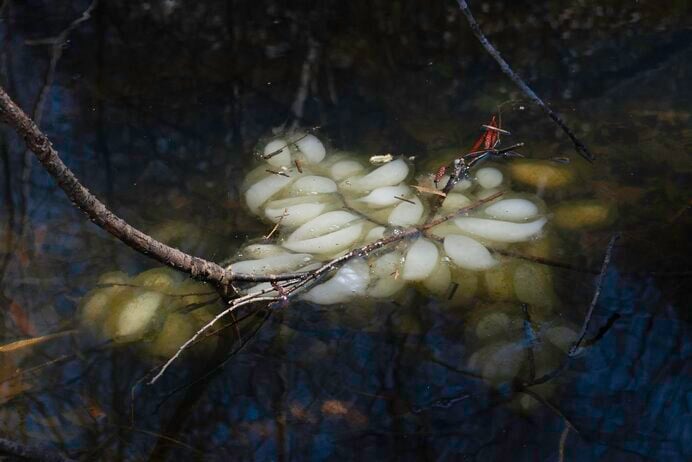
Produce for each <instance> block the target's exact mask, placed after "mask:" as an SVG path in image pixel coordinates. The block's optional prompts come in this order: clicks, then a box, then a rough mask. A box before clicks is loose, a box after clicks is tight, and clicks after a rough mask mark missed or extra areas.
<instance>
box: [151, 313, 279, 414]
mask: <svg viewBox="0 0 692 462" xmlns="http://www.w3.org/2000/svg"><path fill="white" fill-rule="evenodd" d="M255 314H257V312H256V311H255V312H252V313H250V314H249V315H247V316H244V317H242V318H240V319H239V320H238V322H240V321H242V320H243V319H245V318H247V317H249V316H252V315H255ZM271 314H272V310H271V309H268V310H266V314H265V315H264V316H263V317H262V320H261V321H260V323H259V325H258V326H257V327H256V328H255V330H253V331H252V332H251V333H250V335H248V336H246V337H245V340H243V342H242V343H241V344H240V345H239V346H238V347H237V348H236V349H235V350H233V351H231V352H230V353H229V354H228V356H227V357H226V358H225V359H224V360H223V361H221V362H220V363H219V364H217V365H216V366H214V367H213V368H212V369H211V370H209V371H207V372H206V373H204V375H202V376H201V377H198V378H196V379H195V380H193V381H192V382H189V383H185V384H183V385H180V386H178V387H175V388H174V389H173V390H171V391H169V392H168V393H166V395H165V396H164V397H163V398H162V399H161V402H160V403H158V404H157V405H156V409H155V412H158V410H159V409H160V408H161V406H163V405H164V404H165V403H166V401H168V400H169V399H170V398H171V397H172V396H173V395H175V394H176V393H178V392H179V391H181V390H184V389H185V388H190V387H193V386H195V385H197V384H198V383H200V382H202V381H203V380H206V379H207V378H209V376H211V375H212V374H214V373H216V372H217V371H218V370H220V369H223V367H224V366H225V365H226V363H228V361H230V360H231V359H232V358H233V357H234V356H236V355H237V354H238V353H240V352H241V351H242V350H243V348H245V346H246V345H247V344H248V343H250V341H251V340H252V339H253V338H255V336H256V335H257V333H258V332H259V331H260V329H261V328H262V327H263V326H264V324H265V323H266V322H267V320H268V319H269V317H270V316H271ZM229 325H230V324H227V325H226V326H224V328H226V327H229Z"/></svg>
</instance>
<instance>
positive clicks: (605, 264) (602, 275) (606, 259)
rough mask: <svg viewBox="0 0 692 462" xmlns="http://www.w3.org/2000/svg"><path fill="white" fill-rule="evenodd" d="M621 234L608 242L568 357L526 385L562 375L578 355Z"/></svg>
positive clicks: (538, 383)
mask: <svg viewBox="0 0 692 462" xmlns="http://www.w3.org/2000/svg"><path fill="white" fill-rule="evenodd" d="M619 237H620V235H619V234H615V235H613V236H612V237H611V238H610V241H609V242H608V247H607V249H606V253H605V256H604V257H603V264H602V265H601V272H600V274H599V275H598V278H597V279H596V290H595V291H594V295H593V298H592V299H591V304H590V305H589V310H588V311H587V313H586V316H585V317H584V322H583V323H582V327H581V331H580V334H579V337H578V338H577V340H575V341H574V343H573V344H572V346H571V347H570V349H569V350H568V352H567V357H566V358H565V360H564V361H563V362H562V364H560V365H559V366H558V367H557V368H555V369H553V370H552V371H550V372H548V373H547V374H545V375H543V376H541V377H539V378H537V379H535V380H532V381H530V382H527V383H525V385H526V386H532V385H540V384H542V383H546V382H548V381H550V380H552V379H554V378H555V377H557V376H558V375H560V374H561V373H562V372H563V371H564V370H566V369H567V367H568V366H569V364H570V362H571V361H572V358H574V356H575V355H576V352H577V351H578V349H579V346H580V345H581V343H582V341H583V340H584V336H585V335H586V332H587V331H588V329H589V324H590V323H591V316H593V312H594V309H595V308H596V305H597V303H598V297H599V296H600V294H601V287H602V285H603V280H604V278H605V274H606V272H607V271H608V265H609V264H610V259H611V255H612V253H613V248H614V247H615V242H617V240H618V239H619Z"/></svg>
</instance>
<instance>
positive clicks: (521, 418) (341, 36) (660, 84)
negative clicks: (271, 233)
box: [0, 0, 692, 461]
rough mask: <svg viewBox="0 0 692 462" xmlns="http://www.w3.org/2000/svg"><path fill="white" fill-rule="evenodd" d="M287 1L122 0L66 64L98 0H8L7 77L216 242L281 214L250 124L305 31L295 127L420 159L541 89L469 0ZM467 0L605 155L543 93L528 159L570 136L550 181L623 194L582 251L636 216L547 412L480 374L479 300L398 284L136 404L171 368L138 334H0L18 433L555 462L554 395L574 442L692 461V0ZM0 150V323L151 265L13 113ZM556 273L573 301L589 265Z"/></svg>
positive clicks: (62, 324)
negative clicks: (28, 162)
mask: <svg viewBox="0 0 692 462" xmlns="http://www.w3.org/2000/svg"><path fill="white" fill-rule="evenodd" d="M286 3H287V2H277V1H263V2H262V1H259V2H250V1H228V2H221V1H217V2H214V1H197V2H182V1H177V0H153V1H149V2H122V1H108V2H105V1H104V2H101V4H100V5H98V7H97V8H95V9H94V10H93V14H92V16H91V18H89V19H88V20H86V21H84V22H82V23H80V24H78V25H76V26H75V27H74V29H73V30H72V31H71V32H70V33H69V36H68V37H67V41H66V42H65V43H64V45H63V47H62V50H61V56H59V59H58V60H57V62H56V63H55V64H56V65H55V72H54V75H52V76H51V75H48V74H50V72H49V70H50V67H51V64H50V58H51V55H53V56H56V55H55V54H54V53H52V49H51V45H50V44H48V45H46V44H45V40H44V39H46V38H51V37H54V36H57V35H58V34H60V32H61V31H63V30H65V28H66V27H67V26H68V25H69V24H70V23H71V22H72V21H74V20H75V19H76V18H78V17H79V16H80V15H81V14H82V12H83V11H84V10H85V9H86V8H87V7H88V6H89V2H83V1H72V2H41V1H32V0H28V1H9V0H5V1H4V2H0V5H2V6H1V7H0V9H1V13H0V40H1V42H0V81H1V82H2V85H3V86H4V87H5V88H6V89H7V91H8V92H9V93H10V94H11V95H12V96H13V97H14V98H15V99H16V100H17V101H18V102H19V103H20V105H21V106H22V107H24V108H25V109H26V110H27V111H34V113H35V115H39V114H40V117H41V119H42V120H41V126H42V127H43V128H44V130H45V131H46V132H47V133H48V134H49V136H50V137H51V138H52V140H53V143H54V145H55V147H56V148H57V149H58V150H59V151H60V153H61V155H62V156H63V159H64V160H65V161H66V163H67V164H68V165H69V166H70V167H71V168H72V169H73V170H74V171H75V173H76V174H77V175H78V176H79V178H81V179H82V180H83V182H84V183H85V184H86V185H87V186H88V187H89V188H90V189H91V190H92V191H93V192H94V193H95V194H97V195H98V196H99V197H101V198H103V200H104V201H105V202H106V203H107V204H108V205H109V207H111V208H112V209H113V210H114V211H116V212H117V213H119V214H121V216H123V217H124V218H126V219H127V220H129V221H130V222H131V223H132V224H134V225H135V226H138V227H140V228H142V229H143V230H145V231H147V232H149V233H151V234H153V235H154V236H157V237H159V238H161V239H163V240H165V241H166V242H169V243H171V244H173V245H177V246H179V247H180V248H182V249H183V250H185V251H188V252H191V253H194V254H197V255H200V256H204V257H206V258H209V259H214V260H217V261H219V260H222V259H224V258H226V257H227V256H229V255H231V254H232V253H233V252H234V250H235V249H237V247H238V246H239V245H240V244H241V243H242V242H244V241H245V240H246V239H247V238H249V237H255V236H259V235H262V234H265V233H266V232H267V231H268V229H267V225H266V224H263V223H261V222H259V221H257V220H256V219H254V218H252V217H251V216H250V215H249V214H247V213H246V211H245V210H244V209H243V207H242V205H241V201H240V199H239V193H238V188H239V185H240V181H241V179H242V176H243V174H244V172H245V171H247V169H248V168H249V166H250V161H251V154H250V153H251V151H252V150H253V148H254V147H255V143H256V142H257V140H258V138H259V137H261V136H264V135H266V134H267V133H269V132H271V129H272V128H273V127H277V126H279V125H281V124H283V123H285V122H286V121H287V120H289V121H290V120H292V117H293V116H292V105H293V104H294V101H295V99H296V93H297V91H298V89H299V87H300V84H301V73H302V69H303V66H304V63H305V62H306V59H307V57H308V56H309V55H310V53H311V50H313V53H314V56H315V61H314V65H313V67H312V69H313V71H312V73H311V78H310V83H309V85H308V95H307V99H306V100H305V105H304V113H303V116H302V119H301V120H300V122H301V123H302V125H303V126H306V127H311V126H316V125H319V126H321V127H322V128H321V129H320V133H321V134H322V136H323V137H327V138H328V139H329V140H330V141H331V142H332V144H333V145H334V146H336V147H339V148H345V149H350V150H353V151H356V152H360V153H362V154H363V155H370V154H381V153H387V152H393V153H405V154H409V155H417V156H418V158H417V166H418V167H419V168H420V169H421V170H424V169H425V168H429V166H430V165H431V163H434V162H432V159H436V158H438V157H436V156H440V155H443V154H444V153H449V152H451V151H452V150H455V149H462V148H465V147H468V146H469V145H470V144H471V143H472V141H473V139H474V138H475V137H476V136H477V134H478V127H479V125H480V124H481V123H484V122H485V121H486V120H487V119H488V116H489V114H490V113H491V112H492V111H493V110H494V109H495V108H496V106H497V105H498V104H500V103H502V102H503V101H506V100H510V99H516V98H521V97H522V96H521V94H520V93H518V92H517V90H516V88H515V87H514V86H513V84H512V83H511V82H510V81H509V80H508V79H507V78H506V77H505V76H504V75H503V74H502V73H501V72H500V71H499V69H498V68H497V65H496V64H495V63H494V62H493V61H492V60H491V59H490V57H489V56H488V55H487V54H486V53H485V52H484V51H483V49H482V48H481V47H480V46H479V44H478V43H477V42H476V40H475V39H474V37H473V36H472V35H471V33H470V32H469V29H468V27H467V25H466V23H465V22H464V20H463V17H462V16H461V15H460V13H459V12H458V11H457V9H456V7H455V6H456V5H455V2H453V1H451V0H449V1H435V2H431V1H423V0H418V1H391V0H386V1H385V0H371V1H349V2H344V1H328V0H324V1H312V2H311V1H302V2H290V3H291V4H288V5H287V4H286ZM471 7H472V8H473V10H474V12H475V13H476V15H477V18H478V21H479V23H480V24H481V26H482V28H483V29H484V31H485V32H486V34H487V35H488V36H489V38H490V39H491V40H492V41H493V43H494V44H496V45H497V47H498V48H499V49H500V51H501V52H502V53H503V55H504V56H505V57H506V58H507V60H508V61H509V62H510V63H511V64H512V65H513V67H514V69H515V70H516V71H517V72H518V73H520V74H521V75H522V76H524V77H525V78H526V80H527V81H528V82H529V84H530V85H531V86H532V87H533V88H534V89H535V90H536V92H537V93H538V94H540V95H541V96H542V97H543V98H544V99H545V100H546V101H548V102H549V103H550V104H551V105H552V106H553V107H554V108H556V109H557V110H558V111H560V112H561V113H562V114H563V115H564V116H565V118H566V120H567V121H568V123H569V124H570V125H571V126H572V127H573V128H574V130H575V131H576V132H577V133H578V134H579V135H580V136H581V137H582V138H583V140H584V141H585V142H586V143H587V144H588V145H589V146H590V147H591V149H592V150H593V151H594V153H595V154H596V156H597V161H596V162H595V163H593V165H588V164H587V163H586V162H585V161H583V160H581V159H579V158H577V157H576V155H575V154H574V152H573V150H572V149H571V145H570V144H569V142H568V141H567V140H566V139H565V137H564V135H563V134H562V133H561V132H559V131H558V130H556V128H555V126H554V125H552V124H551V123H550V121H548V120H547V119H546V118H545V116H543V115H542V114H541V113H540V112H538V111H535V110H533V109H531V108H530V105H527V110H525V111H521V112H518V111H512V110H509V111H508V112H507V114H506V117H505V124H506V126H508V127H511V129H512V130H513V132H514V136H515V138H516V139H517V140H521V141H524V142H525V143H526V144H527V148H526V149H524V151H523V152H524V153H525V154H526V155H530V156H531V157H540V158H548V157H553V156H570V157H571V158H572V162H573V164H575V166H576V167H577V168H578V169H579V170H580V172H581V175H582V181H581V182H580V184H579V187H578V188H576V190H570V191H569V192H568V193H565V195H564V197H557V198H556V199H557V200H559V199H561V198H595V199H598V200H602V201H606V202H608V203H615V204H616V205H617V209H618V218H617V220H616V222H615V223H613V224H612V226H609V227H608V228H606V229H598V230H591V231H585V232H583V233H580V234H579V235H578V236H576V237H574V236H573V238H572V239H571V241H569V242H570V247H569V248H568V249H565V251H564V257H565V260H566V261H570V262H572V263H578V264H580V265H583V266H589V267H598V265H599V264H600V260H601V258H602V256H603V253H604V251H605V246H606V243H607V241H608V239H609V237H610V236H611V235H612V234H613V233H614V232H615V231H621V232H622V239H621V240H620V241H619V243H618V246H617V247H616V248H615V251H614V253H613V263H612V266H611V269H610V271H609V272H608V275H607V277H606V280H605V284H604V286H603V293H602V296H601V299H600V303H599V305H598V307H597V310H596V314H595V316H594V318H593V326H592V332H591V334H592V335H595V334H596V331H597V330H598V329H599V328H600V327H603V326H605V325H607V324H608V320H611V322H612V321H613V320H614V323H613V324H612V327H611V328H610V329H609V330H608V331H607V332H606V333H605V335H604V336H603V337H602V338H601V339H600V340H599V341H598V342H596V343H595V344H594V345H593V346H592V347H591V348H589V349H588V350H587V351H586V352H584V353H583V354H582V355H580V356H579V358H578V359H577V360H576V361H575V362H574V363H573V364H572V365H571V367H570V369H569V370H568V371H567V372H566V373H565V374H563V375H562V376H560V377H559V378H558V379H556V381H555V386H556V390H557V391H556V394H555V395H553V397H552V399H551V402H552V403H553V404H554V406H555V408H554V409H551V408H549V407H548V406H543V405H540V406H538V407H536V408H535V410H534V411H533V412H532V413H529V414H525V413H519V412H516V410H515V408H514V407H513V406H512V401H513V400H515V399H516V398H517V397H516V396H515V393H513V392H511V391H509V390H503V389H499V390H498V389H495V388H492V387H490V386H488V385H487V384H484V383H483V382H482V381H479V380H477V379H474V378H471V377H469V376H467V375H465V374H463V373H462V372H463V371H462V370H463V367H464V364H465V361H466V354H467V352H466V351H465V343H464V316H463V313H460V312H459V311H454V310H448V309H445V308H444V307H443V306H441V305H440V304H439V303H438V302H436V301H434V300H428V299H426V298H424V297H422V296H421V295H417V294H416V293H415V292H413V291H411V292H410V294H409V295H408V297H407V300H408V301H409V302H408V303H405V304H394V303H381V304H380V305H377V306H376V307H368V309H365V308H363V307H360V306H338V307H316V306H312V305H307V304H300V303H296V304H294V305H292V306H290V307H289V308H287V309H284V310H281V311H277V312H274V313H272V315H271V316H270V317H269V318H268V320H267V321H266V323H264V325H263V326H262V327H261V329H260V330H259V331H258V332H257V334H256V335H255V336H254V337H252V340H251V341H250V343H248V344H247V346H246V347H245V348H244V349H243V350H242V351H241V352H240V353H238V354H235V355H233V356H231V357H230V359H229V360H228V362H226V363H225V364H224V366H223V368H220V369H218V368H217V369H215V372H214V373H212V374H207V372H208V371H209V370H212V369H214V367H215V366H216V365H218V364H219V362H220V361H223V360H224V358H225V357H226V356H227V355H228V353H229V352H230V351H231V348H230V347H229V349H227V350H226V351H225V352H219V354H218V356H217V357H215V358H209V360H208V362H206V363H205V362H203V361H199V360H198V361H187V362H185V361H183V362H180V363H178V364H177V365H176V367H175V368H174V369H173V370H172V372H171V373H170V374H168V375H167V376H166V377H165V379H164V380H163V381H162V382H160V383H158V384H157V385H155V386H153V387H145V386H142V385H141V383H140V384H139V385H138V386H137V387H136V388H135V392H136V393H135V401H134V408H135V414H134V416H132V415H131V396H132V393H131V390H132V388H133V386H135V385H137V384H138V381H139V380H140V379H141V378H142V377H143V376H144V374H145V373H146V372H147V371H148V370H149V369H150V368H151V367H152V366H153V364H152V363H151V362H147V361H146V360H145V359H143V358H141V356H140V355H138V353H137V351H136V349H128V348H115V349H113V348H98V345H96V344H95V342H94V340H93V339H91V338H89V337H88V336H84V335H82V334H75V335H72V336H67V337H64V338H63V339H60V340H57V341H53V342H51V343H48V344H45V345H42V346H39V347H34V348H31V349H23V350H21V351H19V352H16V353H12V354H10V353H0V437H2V438H7V439H12V440H15V441H18V442H21V443H23V444H29V445H36V446H41V447H47V448H49V450H51V451H58V452H60V453H61V454H62V455H64V456H66V457H71V458H75V459H81V460H147V459H148V460H172V459H179V460H180V459H182V460H334V459H338V460H346V459H360V460H385V459H392V460H414V459H416V460H517V461H523V460H558V459H559V457H560V455H559V453H558V448H559V442H560V438H561V435H562V434H563V430H564V428H565V422H564V420H563V418H562V417H561V415H560V414H562V415H564V416H566V417H567V418H568V419H569V420H570V421H571V422H573V424H574V425H575V427H576V428H577V430H578V433H577V432H575V431H571V432H569V433H568V434H567V437H566V438H567V439H566V441H565V445H564V460H608V461H610V460H627V461H640V460H641V461H643V460H666V461H677V460H689V459H690V458H692V366H691V365H690V361H689V360H690V355H691V353H692V341H691V339H690V320H691V319H692V317H691V316H690V302H689V293H688V290H687V289H686V283H688V282H689V280H690V263H689V258H690V248H691V247H692V245H691V244H690V234H691V233H690V230H691V228H690V206H691V204H692V202H691V197H690V192H691V189H692V188H691V186H690V185H691V184H692V183H691V180H692V159H691V157H690V151H691V150H692V121H691V114H690V110H691V105H690V102H691V101H692V89H691V86H690V81H692V29H691V28H690V24H692V15H691V10H690V8H691V7H690V4H689V2H687V1H657V2H653V1H640V2H633V1H587V0H583V1H565V2H548V1H543V2H541V1H538V2H536V1H533V2H531V1H504V2H499V1H498V2H476V1H474V2H471ZM42 41H43V42H42ZM47 75H48V77H49V80H52V83H51V84H50V85H49V86H45V82H46V76H47ZM44 87H45V95H46V96H45V101H44V102H43V103H42V104H37V100H38V95H39V94H40V93H41V91H42V89H43V88H44ZM37 106H38V110H37V108H36V107H37ZM0 154H1V155H2V170H1V172H0V174H1V184H2V190H1V191H2V193H1V196H0V197H1V200H0V203H1V204H2V205H1V207H0V219H1V220H2V224H1V227H2V231H1V232H0V237H1V238H2V239H1V240H2V246H1V249H2V261H0V264H1V265H2V266H0V270H1V271H2V273H1V276H0V277H1V278H2V279H1V285H0V340H2V343H8V342H11V341H13V340H17V339H21V338H26V337H30V336H36V335H42V334H47V333H51V332H57V331H61V330H64V329H69V328H71V327H74V325H75V323H76V322H75V312H76V308H77V305H78V303H79V299H80V297H81V296H82V295H83V294H84V293H85V292H87V291H88V290H89V289H90V288H91V287H92V286H93V285H94V283H95V281H96V279H97V278H98V276H99V275H100V274H102V273H104V272H106V271H112V270H115V269H120V270H123V271H127V272H129V273H136V272H139V271H142V270H144V269H147V268H150V267H152V262H151V261H149V260H147V259H146V258H144V257H142V256H140V255H138V254H136V253H134V252H133V251H131V250H129V249H128V248H126V247H124V246H123V245H122V244H120V243H118V242H116V241H115V240H114V239H113V238H111V237H109V236H108V235H107V234H105V233H104V232H102V231H100V230H99V229H98V228H97V227H95V226H94V225H92V224H91V223H89V222H88V221H87V220H86V219H85V218H84V216H82V215H81V214H80V213H79V212H77V211H76V210H75V209H73V208H72V206H71V204H70V203H69V202H68V201H67V200H66V199H65V197H64V196H63V194H62V193H61V191H60V190H58V189H57V188H56V186H55V185H54V183H53V181H52V180H51V179H50V178H49V177H48V176H47V175H46V174H45V173H44V172H43V171H41V169H40V167H39V166H38V165H36V164H35V163H34V165H33V168H32V169H31V170H29V169H27V168H25V167H24V166H23V161H22V159H23V156H24V146H23V144H22V143H21V142H20V140H18V139H17V138H16V137H15V136H14V135H13V134H12V133H11V132H10V131H9V130H8V129H7V128H4V127H3V128H2V130H0ZM560 275H562V276H560ZM560 278H563V280H562V282H561V284H562V286H563V293H566V294H567V295H566V300H567V301H566V307H567V308H569V309H570V310H571V313H569V314H568V315H567V316H568V317H569V316H571V318H572V320H574V321H575V322H579V320H580V319H581V317H582V316H583V313H584V311H585V309H586V307H587V306H588V302H589V299H590V297H591V293H592V291H593V283H594V281H593V279H592V277H590V276H588V275H584V274H576V275H575V274H563V273H558V279H560ZM565 288H569V290H567V291H565ZM258 316H259V315H258ZM259 321H260V319H259V318H257V319H256V320H255V321H253V322H254V324H251V325H250V326H249V327H248V328H247V329H246V331H245V332H244V333H245V334H246V335H249V334H250V333H251V332H252V328H254V327H256V326H257V325H259ZM229 335H230V334H229ZM460 371H461V372H460ZM200 377H203V379H202V380H196V379H199V378H200ZM191 383H192V385H191V386H187V387H183V388H180V387H181V386H183V385H190V384H191ZM174 390H177V391H176V393H173V394H171V393H170V392H172V391H174ZM467 396H470V397H469V398H466V399H462V398H464V397H467ZM444 398H451V399H449V400H447V401H444V400H443V401H440V399H444ZM457 398H459V399H457ZM2 457H3V456H2V455H0V459H2Z"/></svg>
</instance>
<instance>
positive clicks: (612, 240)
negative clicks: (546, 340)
mask: <svg viewBox="0 0 692 462" xmlns="http://www.w3.org/2000/svg"><path fill="white" fill-rule="evenodd" d="M619 238H620V235H619V234H615V235H614V236H613V237H611V238H610V242H608V248H607V249H606V254H605V257H604V258H603V264H602V265H601V273H600V274H599V275H598V278H597V279H596V290H595V291H594V294H593V298H592V299H591V304H590V305H589V311H588V312H587V313H586V318H585V319H584V324H582V326H581V332H580V333H579V338H578V339H577V341H576V342H575V343H574V345H572V347H571V348H570V349H569V353H568V354H569V355H570V356H572V355H574V353H575V352H576V351H577V350H578V349H579V345H581V342H582V341H583V340H584V337H585V336H586V332H587V331H588V330H589V324H590V323H591V316H592V315H593V311H594V309H596V304H598V297H599V296H600V295H601V288H602V286H603V280H604V279H605V275H606V273H607V272H608V265H610V257H611V255H612V253H613V247H615V243H616V242H617V240H618V239H619Z"/></svg>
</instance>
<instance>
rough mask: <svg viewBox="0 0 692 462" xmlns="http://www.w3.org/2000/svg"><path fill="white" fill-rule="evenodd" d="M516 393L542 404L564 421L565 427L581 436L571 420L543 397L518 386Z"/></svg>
mask: <svg viewBox="0 0 692 462" xmlns="http://www.w3.org/2000/svg"><path fill="white" fill-rule="evenodd" d="M518 391H519V392H521V393H524V394H527V395H529V396H530V397H532V398H533V399H535V400H536V401H538V402H539V403H541V404H543V405H544V406H545V407H547V408H548V409H550V410H551V411H553V412H554V413H555V414H556V415H557V416H559V417H561V418H562V420H564V421H565V425H567V426H568V427H569V428H571V429H572V430H574V431H575V433H577V434H581V432H580V431H579V430H578V429H577V427H575V426H574V424H573V423H572V421H571V420H569V419H568V418H567V416H566V415H565V414H564V413H563V412H562V411H561V410H560V408H558V407H557V406H556V405H554V404H553V403H551V402H550V401H549V400H548V399H546V398H544V397H543V396H541V395H539V394H538V393H536V392H535V391H533V390H531V389H530V388H527V387H524V386H519V387H518Z"/></svg>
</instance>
